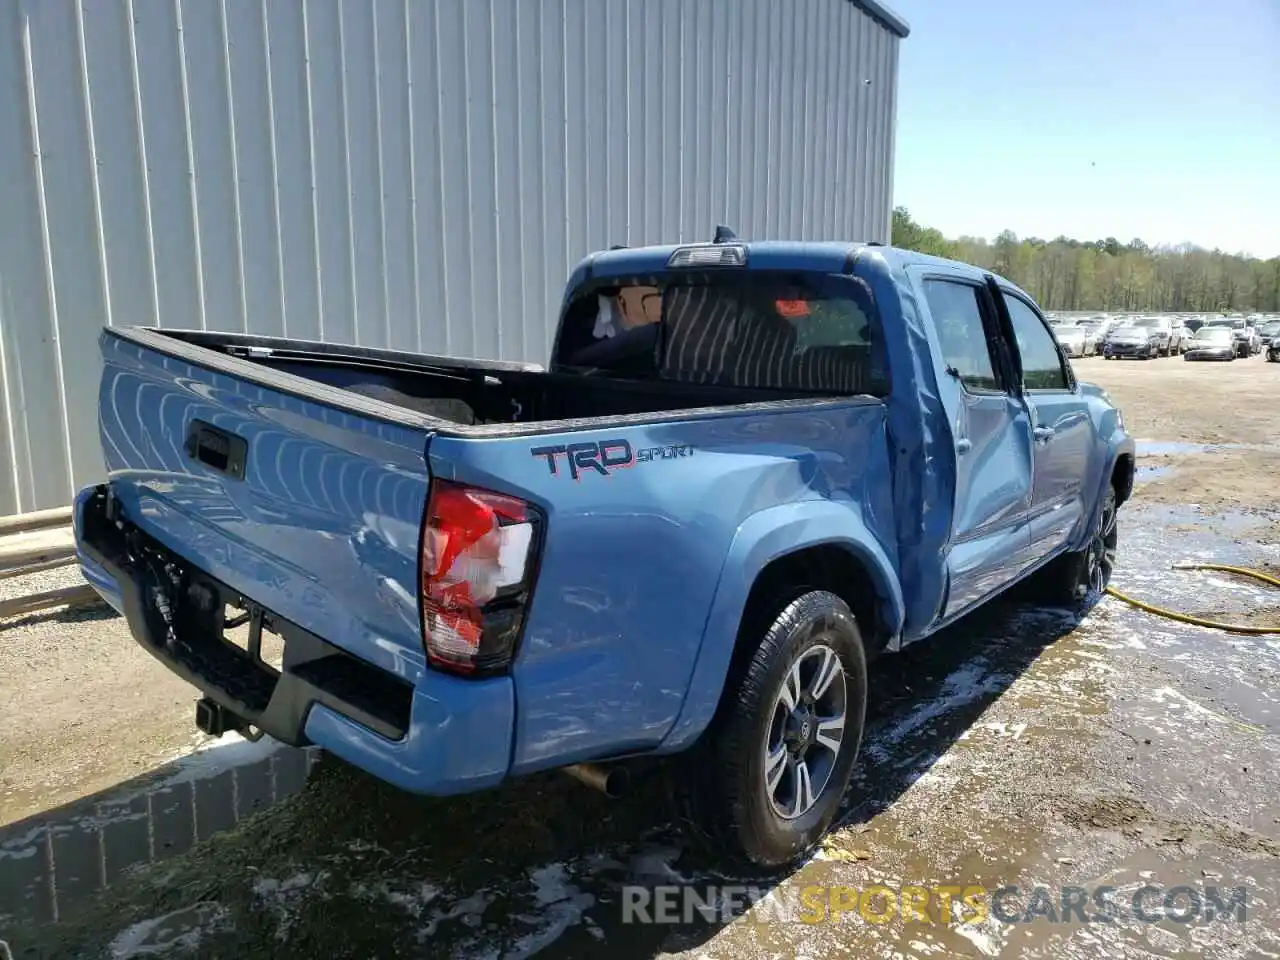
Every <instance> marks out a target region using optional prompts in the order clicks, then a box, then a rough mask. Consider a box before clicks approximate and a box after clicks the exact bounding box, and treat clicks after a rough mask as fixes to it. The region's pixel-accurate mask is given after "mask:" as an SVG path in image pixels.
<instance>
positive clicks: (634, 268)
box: [568, 239, 1030, 299]
mask: <svg viewBox="0 0 1280 960" xmlns="http://www.w3.org/2000/svg"><path fill="white" fill-rule="evenodd" d="M723 245H724V246H739V247H743V248H744V249H745V250H746V252H747V263H748V264H750V265H751V266H752V267H754V268H756V269H765V270H770V269H771V270H815V271H821V272H823V273H844V272H847V271H848V270H849V269H850V267H851V266H852V263H853V258H854V256H855V255H858V254H862V255H863V257H864V258H865V262H869V263H872V264H880V265H882V266H883V268H884V269H885V270H886V272H889V273H893V272H896V271H898V270H901V269H902V268H904V267H907V266H911V265H925V266H936V267H945V268H946V269H947V270H948V271H949V272H953V273H954V272H957V271H958V272H960V273H962V274H965V273H967V274H970V275H971V276H972V277H974V278H975V279H979V278H981V277H983V276H985V275H986V274H988V273H990V274H992V275H993V276H995V277H996V279H997V280H999V281H1000V282H1001V283H1002V284H1003V285H1005V286H1007V287H1009V288H1010V289H1011V290H1014V291H1016V292H1018V293H1021V294H1022V295H1023V296H1026V297H1028V299H1030V295H1029V294H1027V292H1026V291H1025V290H1023V289H1022V288H1020V287H1019V286H1018V285H1017V284H1015V283H1013V282H1012V281H1011V280H1009V279H1007V278H1006V277H1002V276H1000V275H999V274H997V273H994V271H990V270H984V269H982V268H981V267H977V266H974V265H973V264H969V263H964V262H962V261H959V260H948V259H946V258H944V257H935V256H932V255H931V254H927V253H920V252H918V251H916V250H906V249H903V248H902V247H891V246H884V245H882V244H878V243H865V242H852V241H840V240H741V239H734V240H730V241H726V242H725V243H724V244H723ZM696 246H711V244H709V243H707V242H705V241H690V242H689V243H667V244H659V245H654V246H647V247H619V248H616V249H613V250H606V251H601V252H599V253H594V254H591V255H590V256H588V257H586V258H585V259H584V260H583V261H582V262H581V263H579V264H578V266H577V268H576V269H575V270H574V271H573V276H572V277H571V278H570V281H569V285H568V289H569V290H573V289H574V288H575V287H577V286H578V285H579V284H580V283H582V282H584V281H585V280H587V279H588V278H589V277H625V276H645V275H648V274H654V273H660V272H662V271H665V270H666V269H667V262H668V261H669V260H670V259H671V256H672V254H674V253H675V252H676V251H677V250H680V249H682V248H685V247H696Z"/></svg>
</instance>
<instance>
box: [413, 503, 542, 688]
mask: <svg viewBox="0 0 1280 960" xmlns="http://www.w3.org/2000/svg"><path fill="white" fill-rule="evenodd" d="M538 526H539V519H538V513H537V511H536V510H535V509H534V508H533V507H531V506H530V505H529V504H527V503H525V502H524V501H522V500H517V499H516V498H514V497H508V496H504V495H503V494H500V493H493V492H491V491H489V490H479V489H476V488H475V487H468V486H464V485H462V484H458V483H451V482H449V481H445V480H434V481H432V484H431V495H430V496H429V497H428V498H427V512H426V516H425V518H424V520H423V529H422V640H423V643H424V644H425V645H426V650H427V660H428V661H429V662H430V663H431V664H432V665H433V666H436V667H440V668H441V669H445V670H451V671H454V672H457V673H477V672H484V673H491V672H495V671H499V670H502V669H505V668H506V667H507V666H509V665H510V663H511V658H512V656H514V654H515V647H516V642H517V641H518V640H519V637H520V629H521V627H522V626H523V625H524V611H525V606H526V604H527V602H528V599H529V588H530V586H531V580H532V570H533V562H534V558H535V555H536V550H537V539H538V537H537V534H538Z"/></svg>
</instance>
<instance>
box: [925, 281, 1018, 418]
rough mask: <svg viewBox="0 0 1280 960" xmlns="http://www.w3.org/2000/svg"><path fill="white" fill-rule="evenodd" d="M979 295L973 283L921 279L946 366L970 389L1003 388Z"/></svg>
mask: <svg viewBox="0 0 1280 960" xmlns="http://www.w3.org/2000/svg"><path fill="white" fill-rule="evenodd" d="M980 296H981V291H980V290H979V288H978V287H976V286H974V285H973V284H968V283H961V282H959V281H955V280H926V281H924V297H925V300H926V301H927V302H928V304H929V314H930V315H931V316H932V317H933V326H934V330H935V331H937V334H938V342H939V345H940V346H941V348H942V359H943V360H944V361H945V362H946V364H947V367H948V368H949V369H950V371H951V372H953V373H954V374H955V375H956V376H958V377H959V378H960V382H961V383H962V384H964V385H965V387H966V388H967V389H968V390H969V391H970V392H974V393H995V392H1002V387H1001V386H1000V381H999V379H998V378H997V377H996V371H995V364H994V363H993V362H992V359H991V346H990V343H989V342H988V340H987V331H986V328H985V327H984V326H983V323H982V308H981V307H980V306H979V302H978V298H979V297H980Z"/></svg>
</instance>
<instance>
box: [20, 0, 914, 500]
mask: <svg viewBox="0 0 1280 960" xmlns="http://www.w3.org/2000/svg"><path fill="white" fill-rule="evenodd" d="M897 45H898V37H897V36H896V35H895V34H894V33H892V32H890V30H889V29H887V28H886V27H885V26H884V25H882V23H881V21H880V20H877V19H873V17H871V16H869V15H868V14H867V13H865V12H863V10H862V9H860V8H859V7H858V6H855V5H854V4H853V3H849V2H847V0H795V2H790V3H779V2H776V0H697V2H693V0H437V2H432V0H407V2H406V0H373V2H347V3H338V2H334V0H328V2H311V3H307V4H302V3H298V2H294V0H270V2H266V0H116V2H106V0H94V2H87V0H79V2H77V0H0V211H3V215H2V216H0V374H2V377H3V380H2V383H0V386H2V387H3V391H2V397H3V403H4V414H5V416H4V417H3V420H2V421H0V430H3V435H0V456H2V457H3V464H2V466H3V469H0V513H9V512H14V511H18V510H30V509H36V508H40V507H46V506H54V505H58V504H62V503H66V502H68V501H69V500H70V498H71V496H72V493H73V490H74V489H75V488H76V487H77V486H79V485H81V484H83V483H87V482H90V481H91V480H93V479H94V478H95V477H96V476H97V475H98V474H99V473H100V471H101V465H100V455H99V451H98V440H97V410H96V389H97V376H98V356H97V343H96V339H97V333H98V330H99V328H100V327H101V326H102V325H103V324H117V325H135V324H146V325H159V326H165V327H202V328H207V329H223V330H249V331H253V332H259V333H267V334H288V335H289V336H293V337H305V338H323V339H326V340H333V341H340V342H351V343H360V344H368V345H377V346H382V345H389V346H392V347H396V348H400V349H409V350H423V351H430V352H443V353H448V354H454V355H458V356H484V357H499V358H503V359H522V360H537V361H541V360H544V359H545V357H546V352H547V350H548V348H549V345H550V342H551V337H552V334H553V331H554V325H555V320H556V308H557V305H558V300H559V295H560V288H561V284H562V283H563V280H564V278H565V277H566V276H567V274H568V272H569V270H570V268H571V266H572V265H573V264H574V263H576V262H577V261H578V260H579V259H580V258H581V257H582V256H584V255H585V254H587V253H588V252H590V251H591V250H593V249H599V248H601V247H606V246H608V245H610V244H612V243H627V244H632V245H635V244H642V243H651V242H664V241H672V240H690V239H708V238H709V236H710V233H711V230H712V228H713V226H714V225H715V224H716V223H718V222H724V223H730V224H732V225H733V226H734V227H735V228H736V229H737V230H738V231H739V232H740V233H741V234H742V235H744V236H753V237H766V236H767V237H775V238H840V239H879V240H886V239H887V238H888V235H889V223H890V207H891V186H892V183H891V170H892V162H893V130H894V108H895V97H896V89H895V88H896V76H897V53H898V52H897Z"/></svg>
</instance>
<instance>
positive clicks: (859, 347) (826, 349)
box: [559, 271, 888, 396]
mask: <svg viewBox="0 0 1280 960" xmlns="http://www.w3.org/2000/svg"><path fill="white" fill-rule="evenodd" d="M582 301H583V304H582V306H581V307H580V306H579V304H575V305H572V306H571V307H570V309H569V311H568V313H567V314H566V317H565V321H564V324H565V329H564V330H563V331H562V334H561V336H562V342H561V345H560V348H559V362H560V363H561V364H563V365H565V366H567V367H571V368H576V369H579V370H593V371H594V370H598V371H601V372H605V373H611V374H615V375H620V376H627V377H630V378H636V379H660V380H670V381H676V382H680V383H695V384H703V385H707V386H716V387H738V388H743V389H778V390H784V391H786V390H791V391H803V392H814V393H834V394H864V393H865V394H871V395H873V396H884V395H885V394H886V393H887V392H888V374H887V369H886V362H885V352H884V344H883V339H882V337H881V335H880V326H879V316H878V313H877V311H876V309H875V304H874V301H873V299H872V296H871V291H870V288H868V287H867V286H866V285H865V284H864V283H863V282H862V281H860V280H857V279H855V278H851V277H844V276H836V275H829V274H820V273H782V272H773V271H752V272H748V273H743V272H737V273H733V274H728V273H726V274H700V275H692V274H689V275H686V274H669V275H664V276H661V277H657V278H652V279H645V280H640V279H638V280H636V281H635V282H631V283H624V284H619V285H618V286H611V287H606V288H601V289H600V290H598V291H597V292H595V293H594V294H592V295H590V296H589V297H584V298H582Z"/></svg>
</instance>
